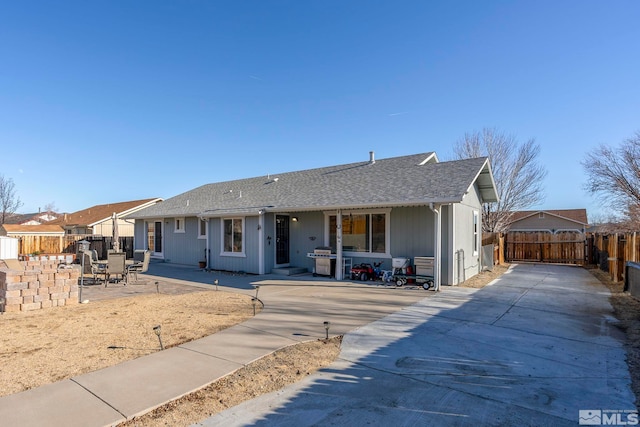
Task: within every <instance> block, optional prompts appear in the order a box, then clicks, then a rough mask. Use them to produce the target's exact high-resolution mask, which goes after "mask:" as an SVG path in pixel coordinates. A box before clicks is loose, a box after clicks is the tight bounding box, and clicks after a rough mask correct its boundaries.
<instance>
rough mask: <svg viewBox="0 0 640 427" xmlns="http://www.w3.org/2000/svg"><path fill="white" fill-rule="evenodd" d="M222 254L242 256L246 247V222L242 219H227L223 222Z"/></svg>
mask: <svg viewBox="0 0 640 427" xmlns="http://www.w3.org/2000/svg"><path fill="white" fill-rule="evenodd" d="M222 235H223V239H222V252H223V253H226V254H242V253H243V247H244V221H243V220H242V218H226V219H224V220H223V221H222Z"/></svg>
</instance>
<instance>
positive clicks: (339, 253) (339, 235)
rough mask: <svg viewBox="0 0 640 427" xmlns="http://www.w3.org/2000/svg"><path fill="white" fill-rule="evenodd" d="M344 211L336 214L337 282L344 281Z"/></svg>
mask: <svg viewBox="0 0 640 427" xmlns="http://www.w3.org/2000/svg"><path fill="white" fill-rule="evenodd" d="M343 275H344V271H343V270H342V210H340V209H338V211H337V212H336V280H342V279H343Z"/></svg>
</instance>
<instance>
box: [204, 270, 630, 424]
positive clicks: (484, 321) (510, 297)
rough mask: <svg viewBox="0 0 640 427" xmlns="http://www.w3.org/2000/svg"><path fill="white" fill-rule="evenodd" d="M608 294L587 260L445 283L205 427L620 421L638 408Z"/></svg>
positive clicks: (348, 336)
mask: <svg viewBox="0 0 640 427" xmlns="http://www.w3.org/2000/svg"><path fill="white" fill-rule="evenodd" d="M608 297H609V292H608V290H607V289H606V288H605V287H604V286H602V285H601V284H600V283H599V282H598V281H597V280H596V279H594V278H593V277H592V276H591V275H590V274H589V272H587V271H586V270H584V269H582V268H579V267H571V266H559V265H516V266H514V267H513V268H512V269H511V270H510V271H509V272H508V273H506V274H505V275H504V276H502V277H501V278H500V279H498V280H497V281H495V282H494V283H493V284H491V285H490V286H487V287H485V288H483V289H480V290H476V289H468V288H457V287H444V288H443V291H442V292H440V293H438V294H435V295H433V294H432V295H430V296H429V297H428V298H425V299H423V300H421V301H419V302H418V303H416V304H414V305H412V306H410V307H407V308H405V309H403V310H401V311H399V312H396V313H393V314H390V315H389V316H387V317H384V318H383V319H380V320H377V321H374V322H373V323H370V324H368V325H366V326H362V327H360V328H358V329H356V330H354V331H352V332H350V333H349V334H348V335H346V337H345V339H344V341H343V349H342V352H341V354H340V358H339V360H338V361H336V362H335V363H334V364H332V365H331V366H330V367H329V368H327V369H324V370H322V371H321V372H319V373H317V374H314V375H312V376H310V377H308V378H307V379H305V380H304V381H303V382H301V383H298V384H295V385H293V386H290V387H288V388H286V389H284V390H281V391H278V392H275V393H271V394H269V395H266V396H263V397H260V398H257V399H254V400H251V401H249V402H246V403H244V404H242V405H239V406H236V407H234V408H231V409H229V410H227V411H225V412H222V413H220V414H218V415H216V416H214V417H212V418H210V419H208V420H206V421H204V422H202V423H200V424H198V425H203V426H230V425H258V426H261V425H278V426H306V425H394V426H414V425H429V426H455V425H459V426H478V425H483V426H484V425H508V426H511V425H532V426H533V425H535V426H541V425H553V426H562V425H567V426H569V425H571V426H575V425H577V424H578V423H579V420H580V418H579V417H580V416H583V419H582V421H583V422H585V423H586V422H587V421H594V420H596V419H595V418H589V419H588V420H587V418H586V417H591V416H594V417H595V416H597V415H600V416H601V417H606V419H605V418H602V419H601V421H602V422H603V423H604V422H606V421H607V420H614V421H615V422H618V423H621V422H623V421H625V420H626V419H627V418H626V417H627V416H628V414H629V413H631V412H635V411H636V407H635V405H634V402H635V398H634V395H633V393H632V392H631V389H630V382H631V380H630V376H629V372H628V367H627V365H626V362H625V352H624V349H623V343H622V339H623V335H622V334H621V333H620V331H619V330H618V329H617V328H616V327H615V319H614V318H613V317H612V308H611V306H610V304H609V302H608ZM580 411H583V412H580ZM616 411H620V412H619V413H618V414H617V415H616V417H617V418H611V417H613V416H614V413H615V412H616ZM630 419H632V418H630Z"/></svg>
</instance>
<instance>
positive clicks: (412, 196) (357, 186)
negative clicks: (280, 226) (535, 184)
mask: <svg viewBox="0 0 640 427" xmlns="http://www.w3.org/2000/svg"><path fill="white" fill-rule="evenodd" d="M474 183H477V184H478V187H479V190H480V192H481V196H482V197H483V199H484V201H485V202H494V201H497V200H498V197H497V193H496V188H495V183H494V181H493V176H492V174H491V168H490V166H489V161H488V159H487V158H486V157H483V158H475V159H467V160H457V161H451V162H442V163H439V162H438V159H437V157H436V155H435V153H433V152H428V153H423V154H415V155H410V156H402V157H394V158H389V159H381V160H375V161H374V160H373V159H370V160H369V161H365V162H359V163H349V164H345V165H338V166H330V167H323V168H318V169H310V170H303V171H298V172H287V173H280V174H273V175H267V176H265V175H263V176H259V177H254V178H247V179H240V180H235V181H226V182H218V183H213V184H206V185H203V186H201V187H198V188H195V189H193V190H191V191H187V192H185V193H182V194H180V195H178V196H175V197H172V198H169V199H167V200H165V201H164V202H162V203H158V204H156V205H154V206H151V207H148V208H146V209H143V210H141V211H139V212H136V213H135V214H132V215H131V216H130V218H156V217H167V216H172V217H175V216H201V217H215V216H222V215H234V214H236V215H242V214H250V213H257V212H258V211H260V210H266V211H277V212H287V211H289V212H293V211H304V210H318V209H338V208H345V207H349V208H373V207H393V206H418V205H428V204H429V203H456V202H461V201H462V199H463V198H464V196H465V195H466V193H467V192H468V191H469V189H470V188H471V187H472V186H473V185H474Z"/></svg>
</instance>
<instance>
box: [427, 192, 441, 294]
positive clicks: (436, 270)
mask: <svg viewBox="0 0 640 427" xmlns="http://www.w3.org/2000/svg"><path fill="white" fill-rule="evenodd" d="M441 207H442V206H441V205H437V204H436V205H434V204H433V203H429V208H430V209H431V210H432V211H433V213H434V214H435V218H434V222H435V224H434V225H435V229H436V233H435V242H434V244H435V254H434V258H435V262H434V266H433V290H434V291H435V292H439V291H440V271H441V269H442V262H441V258H442V217H441V215H440V209H441Z"/></svg>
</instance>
